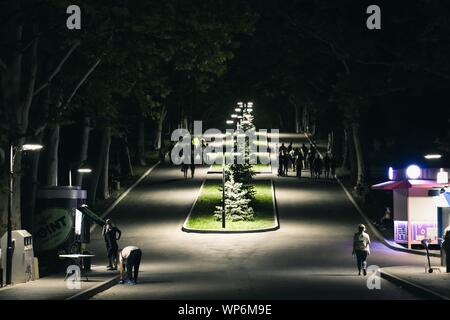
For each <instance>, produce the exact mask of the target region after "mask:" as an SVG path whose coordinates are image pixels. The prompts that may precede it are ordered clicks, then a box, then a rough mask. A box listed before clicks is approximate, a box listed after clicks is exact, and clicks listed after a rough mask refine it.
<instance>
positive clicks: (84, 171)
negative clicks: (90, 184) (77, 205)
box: [69, 168, 92, 187]
mask: <svg viewBox="0 0 450 320" xmlns="http://www.w3.org/2000/svg"><path fill="white" fill-rule="evenodd" d="M77 172H78V173H81V174H83V173H91V172H92V169H91V168H78V169H77ZM71 186H72V169H69V187H71Z"/></svg>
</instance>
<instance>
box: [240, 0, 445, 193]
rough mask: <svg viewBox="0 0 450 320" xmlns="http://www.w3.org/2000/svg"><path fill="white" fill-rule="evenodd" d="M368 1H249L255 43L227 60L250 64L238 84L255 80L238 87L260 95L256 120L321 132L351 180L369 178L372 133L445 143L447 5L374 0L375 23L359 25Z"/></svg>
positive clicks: (408, 140)
mask: <svg viewBox="0 0 450 320" xmlns="http://www.w3.org/2000/svg"><path fill="white" fill-rule="evenodd" d="M370 4H372V3H369V2H365V1H351V0H344V1H320V2H317V1H312V0H301V1H283V2H282V3H280V2H274V1H273V2H263V3H257V4H255V6H256V7H257V8H258V10H260V12H261V19H260V20H259V23H258V25H257V31H256V33H255V37H254V39H255V40H254V41H252V42H251V43H250V44H249V45H248V46H247V47H246V49H247V50H246V52H245V53H244V54H242V55H241V56H239V57H238V59H236V60H235V61H234V62H233V63H234V64H235V66H236V70H237V67H238V66H240V65H243V64H247V65H248V68H247V69H245V70H243V71H242V72H240V73H238V74H237V75H236V77H235V78H234V79H235V80H236V81H237V82H238V83H239V84H238V85H237V86H236V87H237V88H238V87H239V86H244V85H243V82H244V81H245V82H248V81H247V80H242V79H248V78H249V76H250V77H252V78H253V79H257V81H254V82H253V84H252V86H250V87H249V86H247V87H245V90H247V92H250V93H251V94H252V95H255V96H258V97H259V100H257V103H258V105H259V106H260V108H259V109H258V111H259V110H261V109H264V113H265V114H266V120H267V121H266V123H264V125H267V126H272V127H278V128H281V129H282V130H290V131H292V130H295V131H297V132H299V131H300V130H306V131H312V132H313V133H315V134H318V135H321V136H325V137H326V136H328V137H329V139H330V151H332V152H333V153H334V154H335V155H336V156H337V157H338V158H339V159H340V160H341V162H342V163H343V165H344V166H346V167H349V168H350V169H351V172H352V181H353V183H355V184H356V183H363V184H364V183H367V181H368V175H369V173H370V172H369V169H368V165H367V157H368V153H369V152H371V151H374V148H372V143H371V142H372V141H373V140H375V139H378V140H386V141H388V140H389V139H391V138H392V137H394V138H396V139H397V140H398V141H401V140H403V141H404V142H403V143H404V144H411V149H414V148H415V147H418V146H419V145H420V143H421V142H420V139H422V137H423V138H424V140H426V142H427V143H429V144H430V145H432V144H433V141H434V140H435V139H437V138H440V141H441V144H440V145H441V146H442V147H443V148H444V145H445V143H444V142H442V141H444V140H445V141H447V145H448V136H446V134H445V130H447V127H448V123H447V119H449V118H450V115H449V114H450V112H449V111H448V110H450V108H449V107H448V102H447V101H448V98H450V97H449V93H448V92H449V91H448V85H449V84H448V81H449V79H450V77H449V74H450V64H449V63H448V59H447V58H446V56H447V54H448V53H449V49H450V46H449V44H450V42H449V41H448V40H449V38H448V37H449V31H450V30H449V28H450V24H449V23H448V16H449V14H450V10H449V9H450V8H449V5H448V3H446V2H445V1H427V0H419V1H414V2H413V3H411V2H403V1H394V2H393V1H379V2H378V3H377V4H378V5H379V6H380V8H381V21H382V29H381V30H368V29H367V28H366V19H367V18H368V17H369V15H368V14H366V8H367V7H368V6H369V5H370ZM237 90H239V89H237ZM238 92H239V91H238ZM430 108H432V109H430ZM261 116H262V115H261V114H258V119H260V118H262V117H261ZM273 119H275V120H273ZM411 134H413V135H414V137H415V138H414V140H412V139H411ZM394 138H392V139H394ZM387 144H388V143H385V144H384V145H385V146H386V145H387ZM436 147H438V146H436ZM447 150H448V147H447ZM379 152H383V151H382V150H381V151H379Z"/></svg>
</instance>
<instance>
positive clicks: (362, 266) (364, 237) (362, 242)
mask: <svg viewBox="0 0 450 320" xmlns="http://www.w3.org/2000/svg"><path fill="white" fill-rule="evenodd" d="M365 231H366V226H365V225H363V224H360V225H359V226H358V232H357V233H355V235H354V236H353V252H352V255H355V256H356V264H357V266H358V275H359V276H360V275H361V270H362V271H363V274H364V275H367V257H368V256H369V255H370V237H369V235H368V234H367V233H366V232H365Z"/></svg>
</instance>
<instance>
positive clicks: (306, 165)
mask: <svg viewBox="0 0 450 320" xmlns="http://www.w3.org/2000/svg"><path fill="white" fill-rule="evenodd" d="M301 150H302V155H303V168H305V169H308V163H307V161H306V160H307V158H308V147H307V146H306V145H305V144H303V145H302V149H301Z"/></svg>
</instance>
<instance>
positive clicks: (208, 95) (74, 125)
mask: <svg viewBox="0 0 450 320" xmlns="http://www.w3.org/2000/svg"><path fill="white" fill-rule="evenodd" d="M70 4H73V3H71V2H70V1H51V0H30V1H12V0H11V1H3V2H1V4H0V34H1V38H0V39H1V41H0V78H1V91H0V104H1V106H0V119H1V120H2V121H1V122H0V164H1V168H2V170H1V172H0V182H1V190H0V213H1V214H0V217H1V219H2V220H1V221H0V225H1V226H2V228H3V226H4V224H5V220H4V216H5V210H6V204H7V201H6V196H7V191H8V190H7V189H6V186H7V183H6V180H7V161H6V159H7V151H8V145H9V143H11V142H14V143H15V144H17V145H21V144H22V143H24V142H25V141H33V142H41V143H42V144H44V145H45V149H44V150H43V151H42V152H40V153H37V154H23V159H21V158H20V157H19V158H18V159H17V161H16V168H15V170H16V171H17V172H18V173H19V174H18V175H17V178H16V183H15V186H14V227H15V228H16V227H19V226H20V225H21V224H22V222H24V221H27V218H26V217H27V216H29V215H32V212H33V208H34V203H35V195H36V189H37V188H38V187H39V186H44V185H62V184H67V183H68V170H69V168H70V167H71V166H72V165H74V164H75V163H81V162H85V163H87V164H88V165H89V166H91V167H92V168H93V169H94V172H93V174H92V175H91V176H90V177H85V178H84V179H83V178H82V176H80V175H76V174H74V179H73V181H74V183H75V184H76V185H83V186H84V187H85V188H88V189H89V196H90V202H91V203H95V201H96V200H97V199H102V198H107V197H108V196H109V191H110V189H111V188H110V186H109V183H110V182H111V181H112V179H121V178H123V177H126V176H129V175H131V174H132V173H133V165H140V166H143V165H146V164H147V163H146V162H147V156H148V151H150V150H157V149H159V148H161V147H164V142H165V140H166V141H167V137H168V134H169V133H170V132H171V130H173V129H174V128H177V127H185V128H189V127H190V126H192V123H193V120H204V127H205V128H206V127H218V128H221V127H222V126H223V124H224V122H225V120H226V116H227V115H228V114H229V110H230V108H231V107H232V106H233V105H234V104H235V103H236V102H237V101H239V100H248V101H254V103H255V120H256V125H257V126H258V127H261V128H279V129H281V130H282V131H290V132H294V131H295V132H301V131H308V132H310V133H312V134H314V135H315V137H316V138H318V139H326V138H330V144H329V145H330V150H331V151H332V152H333V153H334V155H335V156H336V157H337V159H338V160H339V162H340V164H342V166H343V167H344V168H347V170H348V172H350V173H351V181H352V183H356V182H357V180H358V179H360V180H361V178H362V180H364V181H366V182H367V181H369V179H370V177H371V175H372V176H374V175H375V174H376V172H377V168H375V167H374V164H377V165H378V166H379V167H380V168H381V167H383V165H384V164H385V163H387V161H388V160H387V159H388V158H389V161H392V162H395V161H396V163H398V165H400V164H401V163H402V162H405V161H406V160H411V159H414V158H415V157H416V158H417V159H418V158H420V156H421V155H422V154H423V152H425V151H428V150H429V151H433V150H440V151H442V152H445V151H446V152H448V139H449V136H448V134H449V133H448V132H449V129H448V121H449V118H450V117H449V110H450V108H449V106H448V101H449V98H450V96H449V95H450V90H448V86H449V81H450V64H449V63H448V59H447V57H448V53H449V49H450V47H449V44H450V42H449V34H450V33H449V31H450V30H449V29H450V23H449V19H448V17H449V16H450V8H449V4H447V3H446V1H442V0H435V1H427V0H418V1H414V2H411V1H379V2H378V3H377V4H378V5H379V6H380V7H381V10H382V29H381V30H373V31H371V30H368V29H367V28H366V18H367V16H368V15H367V14H366V8H367V6H368V5H369V4H372V3H370V2H366V1H355V0H343V1H314V0H299V1H293V0H286V1H269V0H267V1H256V0H254V1H249V2H243V1H238V0H231V1H224V0H216V1H200V0H196V1H188V2H184V1H177V0H169V1H156V0H154V1H153V0H152V1H148V0H134V1H131V0H123V1H113V2H111V1H106V0H95V1H94V0H88V1H83V2H80V3H79V5H80V6H81V9H82V29H81V30H68V29H67V28H66V25H65V23H66V18H67V14H66V8H67V6H68V5H70ZM386 155H389V157H387V156H386ZM22 160H23V161H22ZM350 160H351V161H350ZM2 230H3V229H2Z"/></svg>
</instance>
